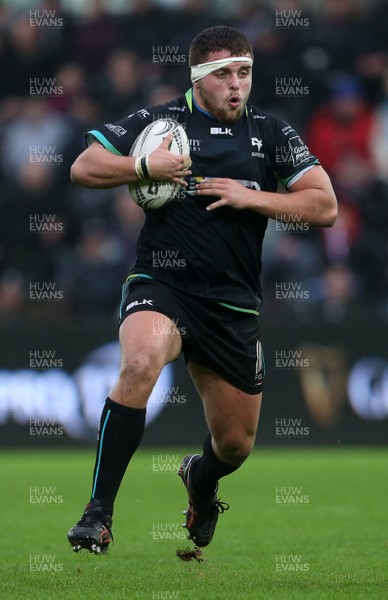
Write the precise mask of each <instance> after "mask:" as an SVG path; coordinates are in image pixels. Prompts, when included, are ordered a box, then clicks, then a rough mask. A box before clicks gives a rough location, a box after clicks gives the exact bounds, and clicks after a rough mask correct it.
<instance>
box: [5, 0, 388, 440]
mask: <svg viewBox="0 0 388 600" xmlns="http://www.w3.org/2000/svg"><path fill="white" fill-rule="evenodd" d="M108 7H109V8H108ZM219 23H226V24H230V25H233V26H236V27H238V28H240V29H242V30H243V31H244V32H245V33H246V34H247V35H248V36H249V37H250V39H251V41H252V43H253V45H254V50H255V68H254V78H253V91H252V96H251V100H252V102H254V103H255V104H257V105H258V106H260V107H261V108H263V109H264V110H268V111H270V112H274V113H275V114H278V115H279V116H281V117H283V118H284V119H285V120H287V121H289V122H290V123H292V124H293V125H295V127H296V128H297V130H298V131H299V132H300V133H301V134H302V136H303V137H304V138H305V141H307V143H308V144H309V146H310V148H311V150H312V151H313V152H315V153H316V154H317V155H318V156H319V158H320V159H321V162H322V164H323V166H324V167H325V168H326V170H327V171H328V172H329V174H330V176H331V177H332V180H333V184H334V187H335V190H336V192H337V197H338V200H339V207H340V211H339V218H338V221H337V223H336V225H335V227H334V228H332V229H328V230H310V229H309V228H307V229H306V228H304V227H303V226H301V224H298V223H284V222H281V223H277V224H275V223H272V224H271V226H270V228H269V231H268V234H267V238H266V244H265V250H264V257H263V260H264V274H263V284H264V299H265V303H264V306H263V311H262V318H263V319H262V321H263V337H264V349H265V356H266V367H267V377H266V386H265V397H264V405H263V412H262V419H261V426H260V429H259V435H258V439H257V444H258V445H279V446H285V445H289V444H293V445H296V444H298V445H304V446H307V445H311V444H325V443H326V444H330V445H336V446H337V445H339V444H342V445H343V444H345V445H346V444H351V445H354V444H358V443H360V444H385V443H386V442H387V418H388V349H387V332H388V327H387V320H388V289H387V278H388V260H387V258H388V238H387V231H388V38H387V36H386V31H387V30H388V4H387V3H386V2H377V1H376V2H366V1H364V2H361V1H360V2H352V1H351V0H329V1H327V2H319V1H318V0H315V1H314V2H307V1H299V0H279V1H275V0H274V1H272V2H254V1H247V2H242V1H241V2H233V3H232V2H210V1H206V0H186V1H184V2H178V1H174V2H151V1H146V0H141V1H134V2H107V3H102V2H98V1H95V2H82V3H81V2H63V3H61V2H60V1H56V0H53V1H46V2H41V3H38V2H36V3H31V2H14V1H12V2H2V3H1V5H0V33H1V35H0V74H1V77H0V144H1V154H0V338H1V340H2V343H1V347H0V423H1V429H0V444H1V446H2V447H3V448H9V447H21V446H30V447H32V448H41V447H42V446H44V447H45V448H47V445H48V444H49V447H51V448H55V447H65V446H66V447H67V446H71V445H78V446H80V445H90V444H91V445H94V439H95V431H96V426H97V422H98V415H99V413H100V407H101V405H102V403H103V401H104V398H105V396H106V394H107V391H108V390H109V386H110V383H111V382H112V380H113V378H114V376H115V374H116V373H117V360H118V352H117V343H116V339H117V335H116V320H117V316H116V315H117V308H118V299H119V298H120V292H121V283H122V280H123V278H124V277H125V274H126V271H127V269H128V266H129V265H130V264H131V262H132V260H133V258H134V248H135V243H136V238H137V235H138V232H139V229H140V227H141V224H142V219H143V213H142V211H141V210H140V209H138V208H137V207H136V206H135V205H134V203H132V202H131V201H130V199H129V197H128V193H127V190H126V189H125V188H119V189H115V190H86V189H82V188H79V187H76V186H74V185H72V184H70V182H69V168H70V165H71V163H72V162H73V160H74V159H75V157H76V156H77V155H78V154H79V152H80V151H81V150H82V149H83V148H84V132H85V131H86V130H87V129H89V128H91V127H92V126H94V125H96V124H98V123H101V122H105V121H107V120H109V121H113V120H114V119H116V118H119V117H121V116H123V115H126V114H129V113H131V112H133V111H134V110H137V109H139V108H141V107H144V106H147V105H152V104H156V103H159V102H163V101H165V100H167V99H169V98H172V97H175V96H176V95H179V94H180V93H181V92H182V91H184V90H185V89H187V87H189V78H188V66H187V63H188V60H187V51H188V45H189V43H190V40H191V39H192V37H193V36H194V35H195V34H196V32H198V31H199V30H201V29H203V28H205V27H207V26H211V25H213V24H219ZM151 417H152V419H151ZM187 423H190V428H188V427H187ZM203 433H204V422H203V415H202V408H201V404H200V400H199V398H198V396H197V395H196V393H195V390H194V388H193V386H192V384H191V383H190V381H189V379H188V377H187V374H186V372H185V369H184V365H183V362H182V361H181V360H179V361H178V362H177V363H175V364H174V365H171V366H170V367H168V368H167V369H166V372H165V373H164V378H163V380H162V381H161V382H160V385H159V387H158V388H157V389H156V391H155V395H154V398H153V399H152V402H151V403H150V424H149V427H148V428H147V432H146V436H145V440H144V445H147V444H148V445H158V444H161V445H164V444H169V445H174V444H198V443H199V442H200V440H201V439H202V437H203Z"/></svg>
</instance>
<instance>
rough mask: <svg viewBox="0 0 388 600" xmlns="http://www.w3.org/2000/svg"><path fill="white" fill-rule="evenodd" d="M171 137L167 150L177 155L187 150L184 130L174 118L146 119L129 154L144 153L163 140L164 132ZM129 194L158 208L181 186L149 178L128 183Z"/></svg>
mask: <svg viewBox="0 0 388 600" xmlns="http://www.w3.org/2000/svg"><path fill="white" fill-rule="evenodd" d="M169 133H172V134H173V136H174V138H173V140H172V142H171V145H170V148H169V150H170V152H172V153H173V154H179V155H181V156H184V155H189V154H190V144H189V140H188V138H187V135H186V132H185V130H184V129H183V127H182V125H180V124H179V123H178V122H177V121H175V120H174V119H157V120H156V121H153V123H150V124H149V125H148V126H147V127H146V128H145V129H143V131H142V132H141V133H140V135H139V136H138V137H137V139H136V140H135V143H134V144H133V146H132V148H131V150H130V153H129V156H148V155H149V154H151V152H153V151H154V150H155V149H156V148H157V147H158V146H160V144H161V143H162V142H163V140H164V138H165V137H166V135H168V134H169ZM128 187H129V193H130V195H131V198H132V199H133V200H134V201H135V202H136V204H138V205H139V206H141V207H142V208H152V209H154V208H160V207H162V206H164V205H165V204H167V203H168V202H171V200H174V198H175V197H176V196H177V194H178V193H179V190H180V188H181V186H180V185H179V183H174V182H173V181H153V180H150V179H145V180H144V181H139V182H136V183H130V184H129V186H128Z"/></svg>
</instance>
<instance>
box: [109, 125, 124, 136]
mask: <svg viewBox="0 0 388 600" xmlns="http://www.w3.org/2000/svg"><path fill="white" fill-rule="evenodd" d="M105 127H106V128H107V129H109V131H112V132H113V133H115V134H116V135H117V137H121V136H122V135H125V134H126V133H127V130H126V129H124V127H121V125H113V123H105Z"/></svg>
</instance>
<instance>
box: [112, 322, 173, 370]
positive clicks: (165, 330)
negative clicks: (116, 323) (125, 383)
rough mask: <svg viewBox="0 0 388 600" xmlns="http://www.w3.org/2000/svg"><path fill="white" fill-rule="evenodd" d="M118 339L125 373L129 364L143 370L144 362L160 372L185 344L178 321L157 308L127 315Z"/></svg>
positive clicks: (122, 368)
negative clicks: (183, 343) (176, 322)
mask: <svg viewBox="0 0 388 600" xmlns="http://www.w3.org/2000/svg"><path fill="white" fill-rule="evenodd" d="M161 322H162V323H163V327H161V326H160V323H161ZM119 340H120V348H121V371H122V372H125V370H126V369H127V368H128V367H131V368H136V366H138V368H139V369H141V368H142V367H144V365H145V364H146V365H148V368H150V367H151V368H154V369H155V371H158V372H159V371H160V369H161V368H162V367H163V366H164V365H166V364H167V363H169V362H172V361H174V360H175V359H176V358H177V357H178V355H179V353H180V351H181V347H182V340H181V337H180V333H179V331H178V329H177V327H176V325H175V323H174V322H173V321H172V320H171V319H169V318H168V317H166V316H165V315H163V314H162V313H159V312H156V311H138V312H135V313H132V314H131V315H128V317H126V318H125V319H124V321H123V322H122V323H121V325H120V329H119Z"/></svg>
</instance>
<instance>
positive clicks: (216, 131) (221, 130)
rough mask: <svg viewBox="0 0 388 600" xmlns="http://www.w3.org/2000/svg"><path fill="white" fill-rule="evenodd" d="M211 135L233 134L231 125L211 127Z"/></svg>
mask: <svg viewBox="0 0 388 600" xmlns="http://www.w3.org/2000/svg"><path fill="white" fill-rule="evenodd" d="M210 135H233V133H232V130H231V129H230V128H229V127H210Z"/></svg>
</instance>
